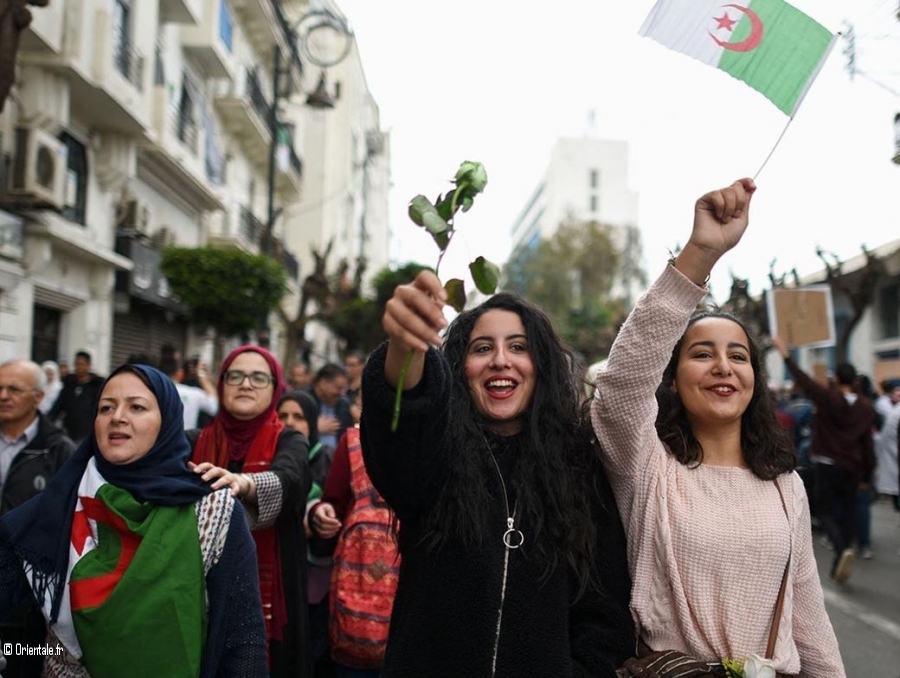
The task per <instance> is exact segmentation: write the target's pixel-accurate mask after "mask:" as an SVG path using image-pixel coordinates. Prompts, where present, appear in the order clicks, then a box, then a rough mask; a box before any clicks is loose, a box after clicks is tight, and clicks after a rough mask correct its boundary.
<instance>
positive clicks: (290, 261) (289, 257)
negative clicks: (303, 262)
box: [272, 236, 300, 282]
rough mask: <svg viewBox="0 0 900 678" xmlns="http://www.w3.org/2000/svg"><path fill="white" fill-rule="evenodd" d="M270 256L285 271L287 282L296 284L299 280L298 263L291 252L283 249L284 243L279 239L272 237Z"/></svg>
mask: <svg viewBox="0 0 900 678" xmlns="http://www.w3.org/2000/svg"><path fill="white" fill-rule="evenodd" d="M272 255H273V257H274V258H275V259H276V260H277V261H280V262H281V265H282V266H283V267H284V270H285V271H287V274H288V280H289V281H294V282H298V281H299V279H300V262H299V261H298V260H297V257H295V256H294V255H293V254H292V253H291V252H288V251H287V250H286V249H285V247H284V242H282V240H281V239H280V238H276V237H274V236H273V237H272Z"/></svg>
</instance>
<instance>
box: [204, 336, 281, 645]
mask: <svg viewBox="0 0 900 678" xmlns="http://www.w3.org/2000/svg"><path fill="white" fill-rule="evenodd" d="M248 352H253V353H258V354H259V355H261V356H262V357H263V358H265V360H266V362H267V363H268V365H269V369H270V370H271V371H272V376H273V377H274V378H275V381H274V383H273V385H272V390H273V392H272V402H270V403H269V406H268V407H267V408H266V409H265V411H263V412H262V413H260V414H259V415H258V416H256V417H254V418H253V419H249V420H241V419H236V418H235V417H234V416H232V415H231V413H229V412H228V411H227V410H226V409H225V408H224V407H222V406H221V403H222V401H223V395H224V390H225V372H226V371H227V370H228V368H229V367H230V366H231V363H233V362H234V359H235V358H236V357H237V356H239V355H240V354H241V353H248ZM216 392H217V393H218V394H219V403H220V406H219V413H218V414H217V415H216V416H215V418H214V419H213V420H212V422H211V423H210V424H209V425H208V426H207V427H206V428H204V429H203V430H202V431H201V432H200V437H199V438H198V439H197V445H196V447H195V448H194V455H193V459H192V461H193V462H194V463H195V464H200V463H202V462H204V461H208V462H210V463H212V464H215V465H216V466H220V467H222V468H228V466H229V464H230V463H232V462H240V463H241V471H242V472H244V473H261V472H263V471H266V470H268V468H269V466H270V465H271V464H272V459H274V458H275V451H276V450H277V449H278V437H279V436H280V435H281V431H282V430H283V429H284V424H282V423H281V422H280V421H278V413H277V411H276V409H277V407H278V401H279V400H280V399H281V395H282V393H284V377H283V373H282V370H281V364H280V363H279V362H278V359H277V358H275V356H274V355H272V354H271V353H270V352H269V351H267V350H266V349H264V348H262V347H260V346H251V345H247V346H239V347H238V348H236V349H234V350H233V351H232V352H231V353H229V354H228V357H227V358H225V360H224V361H223V362H222V367H221V369H220V370H219V380H218V383H217V384H216ZM253 540H254V541H255V542H256V561H257V565H258V567H259V587H260V595H261V597H262V602H263V612H264V613H265V620H266V636H267V638H268V639H269V640H281V629H282V627H283V626H284V625H285V624H286V623H287V611H286V608H285V600H284V589H283V583H282V578H281V575H282V573H281V558H280V545H279V543H278V532H277V527H276V526H272V527H268V528H264V529H260V530H254V531H253ZM270 611H271V612H270Z"/></svg>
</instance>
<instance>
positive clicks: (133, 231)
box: [116, 198, 150, 238]
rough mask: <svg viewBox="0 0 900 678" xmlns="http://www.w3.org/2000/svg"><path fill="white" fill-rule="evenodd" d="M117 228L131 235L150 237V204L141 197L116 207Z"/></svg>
mask: <svg viewBox="0 0 900 678" xmlns="http://www.w3.org/2000/svg"><path fill="white" fill-rule="evenodd" d="M116 228H117V229H118V230H119V231H121V232H123V233H126V234H129V235H143V236H145V237H148V238H149V237H150V205H149V204H148V203H147V202H146V201H145V200H141V199H140V198H131V199H129V200H126V201H124V202H123V203H121V204H120V205H119V206H118V207H117V208H116Z"/></svg>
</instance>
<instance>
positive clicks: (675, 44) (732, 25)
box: [640, 0, 835, 116]
mask: <svg viewBox="0 0 900 678" xmlns="http://www.w3.org/2000/svg"><path fill="white" fill-rule="evenodd" d="M640 34H641V35H645V36H647V37H650V38H653V39H654V40H656V41H657V42H659V43H661V44H662V45H665V46H666V47H668V48H670V49H673V50H675V51H677V52H682V53H684V54H687V55H688V56H691V57H694V58H695V59H698V60H700V61H702V62H703V63H706V64H709V65H710V66H715V67H716V68H718V69H721V70H723V71H725V72H726V73H729V74H730V75H732V76H734V77H735V78H737V79H738V80H743V81H744V82H745V83H747V84H748V85H750V87H752V88H753V89H755V90H757V91H758V92H760V93H762V94H763V95H764V96H765V97H766V98H767V99H769V100H770V101H771V102H772V103H773V104H775V105H776V106H777V107H778V108H779V109H781V110H782V111H784V112H785V113H787V114H788V115H790V116H793V115H794V112H795V111H796V110H797V107H798V106H799V105H800V102H801V100H802V99H803V96H804V95H805V94H806V91H807V89H809V86H810V84H812V81H813V80H814V79H815V77H816V75H817V74H818V72H819V69H820V68H821V66H822V64H823V63H824V61H825V58H826V57H827V56H828V52H829V51H830V48H831V45H832V44H833V41H834V39H835V35H833V34H832V33H830V32H829V31H828V30H827V29H826V28H824V27H823V26H822V25H821V24H819V23H817V22H816V21H814V20H813V19H811V18H810V17H808V16H807V15H806V14H804V13H803V12H801V11H800V10H798V9H797V8H795V7H792V6H791V5H789V4H788V3H786V2H783V0H748V1H745V2H737V3H731V4H726V3H723V2H721V0H658V2H657V3H656V5H654V7H653V9H652V10H650V14H649V15H648V16H647V18H646V19H645V20H644V24H643V26H641V30H640Z"/></svg>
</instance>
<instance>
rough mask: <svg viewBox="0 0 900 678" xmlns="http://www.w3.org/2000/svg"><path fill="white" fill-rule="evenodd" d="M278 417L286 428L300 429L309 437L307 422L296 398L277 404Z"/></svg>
mask: <svg viewBox="0 0 900 678" xmlns="http://www.w3.org/2000/svg"><path fill="white" fill-rule="evenodd" d="M278 419H279V420H280V421H281V422H282V423H283V424H284V425H285V426H287V427H288V428H292V429H294V430H295V431H300V433H302V434H303V435H305V436H306V437H307V438H309V422H308V421H306V415H305V414H304V413H303V408H302V407H300V403H298V402H297V401H296V400H290V399H287V400H285V401H284V402H283V403H281V405H279V406H278Z"/></svg>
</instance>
